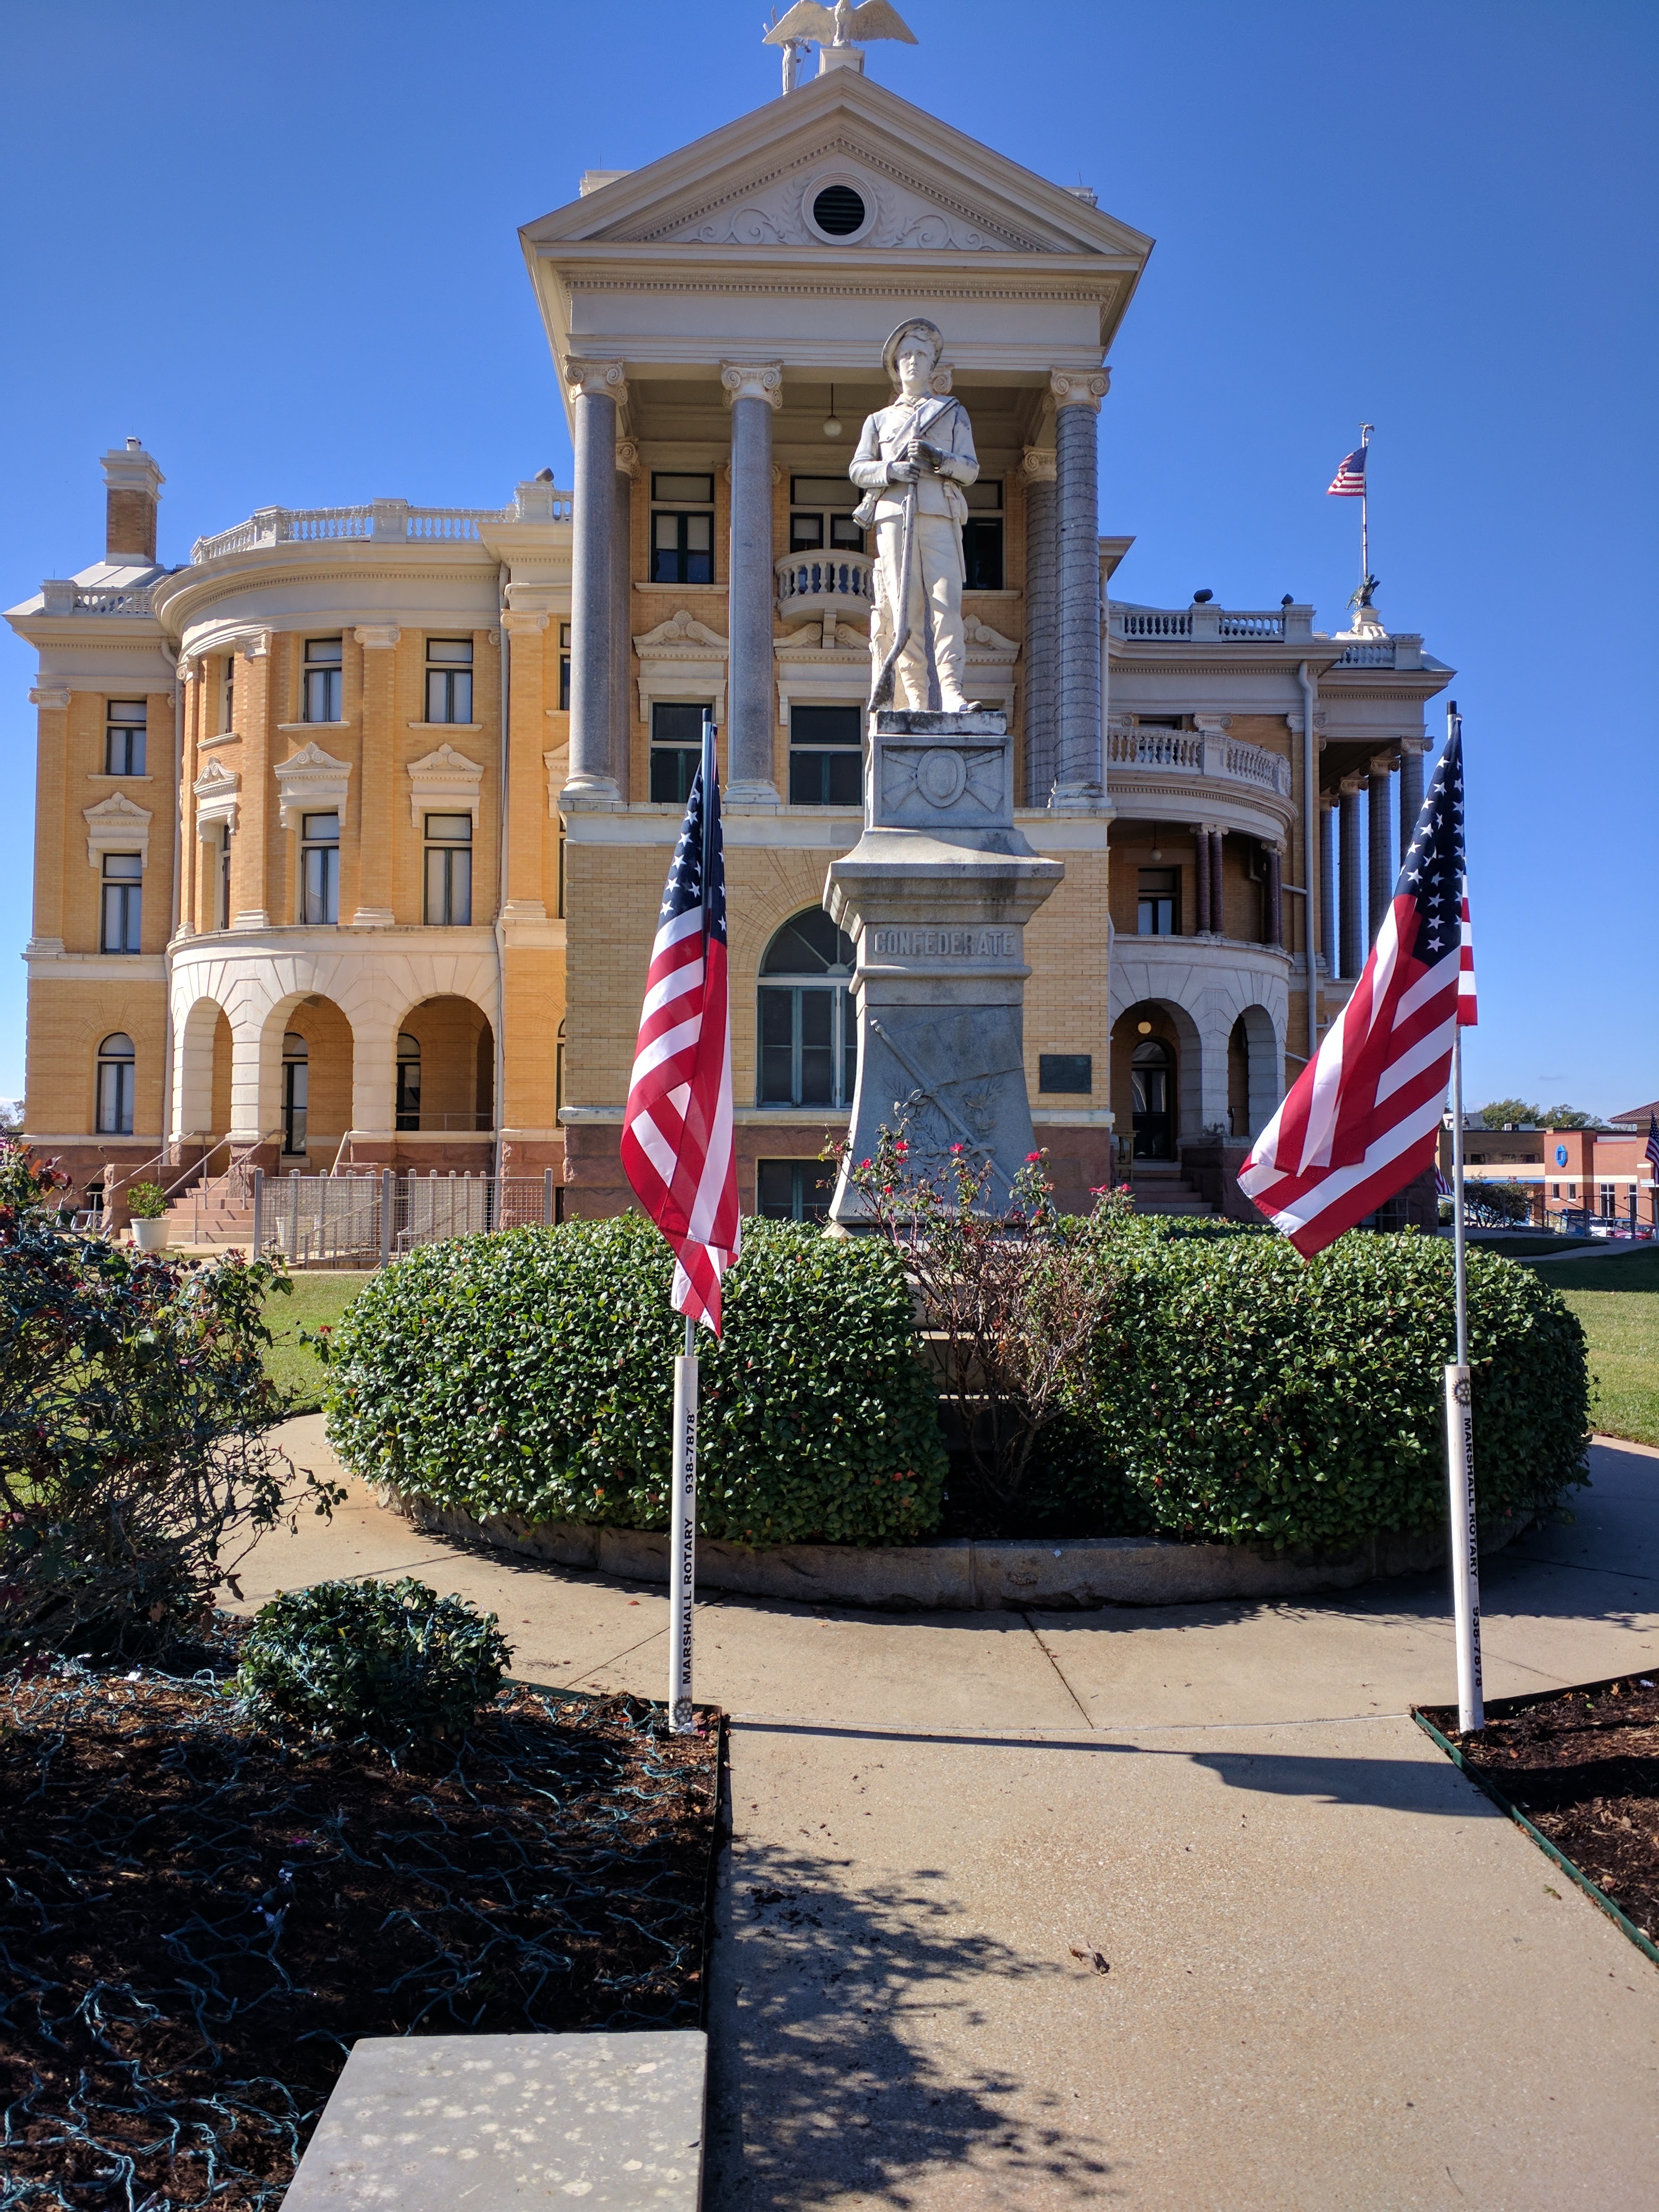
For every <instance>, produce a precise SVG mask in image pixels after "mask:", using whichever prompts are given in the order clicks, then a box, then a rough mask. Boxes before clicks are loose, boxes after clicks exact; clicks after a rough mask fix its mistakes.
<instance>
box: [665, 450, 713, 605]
mask: <svg viewBox="0 0 1659 2212" xmlns="http://www.w3.org/2000/svg"><path fill="white" fill-rule="evenodd" d="M651 580H652V582H653V584H712V583H713V582H714V477H712V476H667V475H663V474H661V473H656V474H653V477H652V478H651Z"/></svg>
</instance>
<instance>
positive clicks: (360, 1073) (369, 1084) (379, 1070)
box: [351, 1016, 398, 1137]
mask: <svg viewBox="0 0 1659 2212" xmlns="http://www.w3.org/2000/svg"><path fill="white" fill-rule="evenodd" d="M397 1122H398V1032H397V1030H395V1029H392V1028H390V1027H388V1026H387V1025H386V1024H384V1023H381V1022H365V1021H364V1020H363V1019H362V1017H361V1016H360V1017H359V1018H358V1019H357V1020H356V1021H355V1022H353V1024H352V1025H351V1127H352V1130H353V1132H354V1133H355V1134H356V1135H357V1136H360V1137H362V1136H376V1137H388V1136H390V1135H392V1133H393V1131H394V1130H395V1128H396V1127H397Z"/></svg>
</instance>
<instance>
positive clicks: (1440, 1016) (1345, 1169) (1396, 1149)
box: [1238, 731, 1475, 1259]
mask: <svg viewBox="0 0 1659 2212" xmlns="http://www.w3.org/2000/svg"><path fill="white" fill-rule="evenodd" d="M1474 1018H1475V1002H1474V949H1473V946H1472V945H1471V943H1470V939H1469V921H1468V897H1467V896H1466V894H1465V891H1464V883H1463V744H1462V732H1461V731H1454V734H1453V736H1452V737H1451V738H1450V740H1449V743H1448V744H1447V746H1446V750H1445V751H1444V752H1443V754H1442V755H1441V757H1440V763H1439V766H1438V767H1437V769H1436V770H1435V773H1434V780H1433V781H1432V782H1431V785H1430V787H1429V791H1428V795H1427V797H1426V798H1425V799H1424V801H1423V811H1422V812H1421V813H1420V814H1419V816H1418V817H1417V829H1416V834H1415V835H1414V836H1413V839H1412V842H1411V847H1410V849H1409V850H1408V851H1407V854H1406V856H1405V860H1404V863H1403V865H1402V866H1401V871H1400V877H1399V880H1398V881H1397V882H1396V884H1395V887H1394V898H1393V901H1392V902H1391V903H1390V905H1389V910H1388V912H1387V914H1386V915H1384V917H1383V927H1381V929H1379V930H1378V932H1377V935H1376V944H1375V945H1373V946H1372V947H1371V953H1370V959H1368V960H1367V961H1366V963H1365V968H1364V974H1363V975H1361V976H1360V978H1359V981H1358V983H1356V984H1355V986H1354V990H1353V996H1352V998H1351V999H1350V1000H1349V1001H1348V1003H1347V1005H1346V1006H1345V1007H1344V1008H1343V1010H1342V1012H1341V1013H1340V1016H1339V1017H1338V1018H1337V1020H1336V1022H1335V1023H1334V1025H1333V1026H1332V1028H1331V1029H1330V1030H1328V1031H1327V1033H1326V1036H1325V1040H1324V1042H1323V1043H1322V1045H1321V1046H1320V1048H1319V1053H1318V1056H1317V1058H1316V1059H1315V1060H1314V1061H1313V1062H1312V1063H1311V1065H1310V1066H1307V1067H1304V1069H1303V1071H1302V1073H1301V1075H1300V1076H1299V1077H1298V1078H1297V1081H1296V1084H1295V1085H1294V1087H1293V1088H1292V1089H1291V1092H1290V1094H1289V1096H1288V1097H1286V1098H1285V1101H1284V1103H1282V1105H1281V1106H1280V1107H1279V1111H1278V1112H1277V1113H1276V1114H1275V1115H1273V1120H1272V1121H1269V1123H1268V1124H1267V1127H1266V1128H1265V1129H1264V1130H1263V1131H1262V1133H1261V1135H1260V1136H1259V1137H1258V1138H1257V1139H1256V1141H1255V1145H1254V1146H1253V1147H1252V1148H1251V1152H1250V1156H1249V1159H1248V1160H1246V1161H1245V1163H1244V1166H1243V1171H1242V1172H1241V1174H1240V1176H1239V1178H1238V1181H1239V1184H1240V1187H1241V1188H1243V1190H1244V1191H1245V1192H1246V1193H1247V1194H1249V1197H1250V1198H1251V1199H1253V1200H1255V1204H1256V1205H1257V1206H1260V1207H1261V1211H1262V1212H1264V1213H1265V1214H1266V1215H1267V1217H1268V1218H1269V1219H1270V1220H1271V1221H1272V1222H1273V1224H1274V1225H1275V1226H1276V1227H1277V1228H1279V1229H1280V1230H1282V1231H1284V1233H1285V1236H1286V1237H1289V1239H1290V1241H1291V1243H1292V1244H1294V1245H1295V1246H1296V1249H1297V1251H1298V1252H1300V1253H1301V1254H1302V1255H1303V1257H1304V1259H1311V1258H1312V1257H1313V1255H1314V1254H1315V1253H1316V1252H1322V1251H1323V1250H1324V1249H1325V1247H1326V1246H1327V1245H1328V1244H1331V1243H1334V1242H1335V1241H1336V1239H1337V1238H1338V1237H1340V1236H1341V1235H1342V1233H1343V1231H1345V1230H1348V1229H1352V1227H1353V1226H1354V1225H1355V1223H1356V1222H1359V1221H1363V1220H1364V1218H1365V1217H1366V1215H1367V1214H1369V1213H1375V1212H1376V1209H1377V1207H1378V1206H1383V1205H1384V1204H1386V1203H1387V1201H1388V1200H1389V1199H1391V1198H1392V1197H1394V1196H1395V1194H1396V1192H1398V1191H1401V1190H1403V1189H1404V1188H1405V1187H1406V1185H1407V1183H1408V1182H1411V1181H1412V1180H1413V1178H1414V1177H1415V1176H1419V1175H1420V1174H1422V1173H1423V1171H1424V1170H1425V1169H1426V1168H1428V1167H1430V1166H1431V1164H1433V1161H1434V1158H1435V1151H1436V1146H1437V1139H1438V1135H1439V1130H1440V1126H1441V1119H1442V1115H1443V1113H1444V1110H1445V1101H1446V1085H1447V1081H1448V1079H1449V1076H1450V1073H1451V1054H1452V1044H1453V1040H1454V1036H1455V1032H1456V1030H1458V1029H1459V1028H1460V1027H1462V1026H1467V1025H1468V1024H1470V1023H1472V1022H1473V1021H1474Z"/></svg>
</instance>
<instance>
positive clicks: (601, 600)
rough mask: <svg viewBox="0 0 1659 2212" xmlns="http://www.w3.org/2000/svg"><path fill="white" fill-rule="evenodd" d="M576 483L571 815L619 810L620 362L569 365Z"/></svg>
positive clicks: (567, 800)
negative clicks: (615, 625)
mask: <svg viewBox="0 0 1659 2212" xmlns="http://www.w3.org/2000/svg"><path fill="white" fill-rule="evenodd" d="M564 371H565V380H566V383H567V385H568V389H569V392H570V404H571V411H572V413H573V415H574V418H575V420H574V445H575V451H576V469H575V477H576V481H575V484H574V506H573V508H572V514H571V559H570V773H569V775H568V778H567V780H566V782H565V787H564V789H563V790H562V792H561V793H560V794H559V805H561V807H562V808H563V809H564V811H566V812H567V813H568V812H570V811H574V809H577V808H580V807H583V806H614V805H617V803H618V801H619V799H620V798H621V793H619V792H618V790H617V780H616V777H615V776H614V775H612V774H611V670H612V666H613V659H614V652H615V647H614V645H613V641H612V638H611V598H612V592H611V534H612V532H613V529H614V527H615V521H616V512H617V493H616V486H615V484H614V483H613V481H612V479H613V478H614V477H615V476H616V472H617V405H618V404H619V403H620V402H621V401H623V400H625V399H626V398H627V397H628V385H627V381H626V380H625V379H624V377H623V365H622V363H621V362H619V361H568V362H566V363H565V365H564Z"/></svg>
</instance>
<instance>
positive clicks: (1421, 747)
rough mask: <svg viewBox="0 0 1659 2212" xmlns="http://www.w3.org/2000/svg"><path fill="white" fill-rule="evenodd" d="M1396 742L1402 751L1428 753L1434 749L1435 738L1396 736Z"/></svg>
mask: <svg viewBox="0 0 1659 2212" xmlns="http://www.w3.org/2000/svg"><path fill="white" fill-rule="evenodd" d="M1395 744H1397V745H1398V746H1399V748H1400V750H1401V752H1402V753H1426V752H1431V751H1432V750H1434V739H1433V738H1424V737H1411V738H1395Z"/></svg>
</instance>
